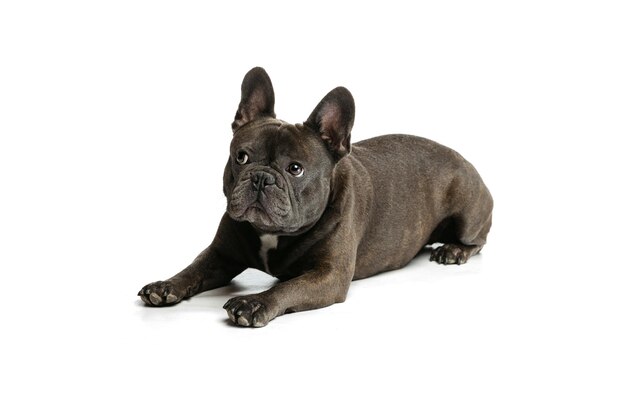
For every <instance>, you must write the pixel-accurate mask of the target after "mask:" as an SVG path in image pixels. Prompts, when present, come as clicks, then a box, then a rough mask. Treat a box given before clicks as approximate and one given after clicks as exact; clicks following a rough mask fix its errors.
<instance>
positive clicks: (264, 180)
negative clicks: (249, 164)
mask: <svg viewBox="0 0 626 418" xmlns="http://www.w3.org/2000/svg"><path fill="white" fill-rule="evenodd" d="M251 183H252V190H254V191H255V192H258V191H261V190H263V189H265V186H271V185H272V184H274V183H276V178H275V177H274V176H273V175H271V174H270V173H266V172H265V171H258V172H256V173H254V174H253V175H252V182H251Z"/></svg>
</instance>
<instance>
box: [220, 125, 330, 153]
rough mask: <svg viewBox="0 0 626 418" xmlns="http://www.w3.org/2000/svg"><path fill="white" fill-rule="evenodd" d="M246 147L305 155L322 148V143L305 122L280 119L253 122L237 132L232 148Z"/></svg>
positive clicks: (268, 151) (259, 150) (253, 150)
mask: <svg viewBox="0 0 626 418" xmlns="http://www.w3.org/2000/svg"><path fill="white" fill-rule="evenodd" d="M240 149H246V150H249V151H252V152H262V153H264V154H266V153H267V154H277V155H287V154H288V155H291V156H293V157H296V156H300V155H301V156H302V158H305V157H306V156H308V155H309V154H311V153H312V151H314V152H316V150H319V149H323V145H322V144H321V143H320V141H319V140H318V139H317V138H316V137H315V136H314V135H313V134H312V132H311V131H310V130H309V129H308V128H307V127H305V126H303V125H302V124H296V125H292V124H290V123H287V122H285V121H282V120H279V119H273V118H272V119H266V120H259V121H253V122H250V123H248V124H246V125H244V126H242V127H241V128H240V129H239V130H238V131H237V132H236V133H235V135H234V137H233V141H232V143H231V150H232V151H233V152H237V151H238V150H240Z"/></svg>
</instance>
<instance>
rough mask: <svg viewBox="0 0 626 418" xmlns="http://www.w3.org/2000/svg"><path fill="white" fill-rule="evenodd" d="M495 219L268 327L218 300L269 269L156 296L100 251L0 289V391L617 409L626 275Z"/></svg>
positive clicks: (34, 405)
mask: <svg viewBox="0 0 626 418" xmlns="http://www.w3.org/2000/svg"><path fill="white" fill-rule="evenodd" d="M502 235H503V234H502V231H499V233H494V236H493V239H492V242H490V244H489V245H488V246H486V247H485V249H484V252H483V253H482V254H480V255H478V256H477V257H475V258H473V259H472V260H470V262H469V263H468V264H466V265H464V266H460V267H459V266H439V265H436V264H434V263H431V262H429V261H428V257H427V255H426V254H422V255H420V256H418V258H417V259H416V260H414V262H413V263H411V265H409V266H408V267H406V268H405V269H403V270H400V271H396V272H390V273H386V274H381V275H379V276H376V277H373V278H370V279H365V280H361V281H357V282H354V283H353V286H352V288H351V290H350V295H349V297H348V300H347V301H346V302H345V303H343V304H340V305H335V306H332V307H329V308H326V309H322V310H318V311H311V312H303V313H297V314H291V315H286V316H283V317H279V318H277V319H276V320H274V321H273V322H271V323H270V324H269V325H268V326H267V327H265V328H262V329H244V328H239V327H235V326H232V325H230V324H229V323H228V321H227V317H226V315H225V312H224V311H223V309H222V308H221V306H222V305H223V303H224V302H225V301H226V300H227V299H228V297H229V296H230V295H235V294H245V293H251V292H258V291H261V290H263V289H265V288H267V287H269V286H271V284H272V283H273V279H271V278H269V277H268V276H266V275H264V274H262V273H260V272H257V271H253V270H249V271H246V272H245V273H244V274H243V275H241V276H240V277H239V278H237V279H236V280H235V281H234V282H233V284H232V285H231V286H228V287H227V288H223V289H219V290H215V291H212V292H207V293H205V294H202V295H199V296H197V297H195V298H194V299H192V300H190V301H185V302H183V303H181V304H179V305H178V306H175V307H170V308H147V307H144V306H143V305H142V304H141V303H140V302H139V300H138V299H137V298H136V297H134V294H135V292H136V291H137V290H138V289H139V287H140V286H141V285H142V284H143V282H145V281H146V280H145V279H147V278H148V277H145V279H144V278H143V277H139V274H138V273H137V272H138V271H139V270H140V268H139V267H138V268H137V271H136V272H132V271H131V272H126V273H124V272H117V273H116V272H115V268H114V266H113V265H107V262H106V257H104V258H103V259H102V262H103V265H102V266H100V267H98V266H95V270H92V271H89V270H87V271H84V272H83V274H82V275H80V276H77V275H76V272H71V273H70V274H71V276H69V277H68V279H69V280H68V282H67V283H66V284H59V283H55V281H54V280H52V281H51V282H50V283H47V284H45V285H44V286H43V288H41V289H39V290H38V289H37V288H36V287H34V286H33V287H32V288H31V289H30V291H31V292H34V293H27V294H23V295H18V297H17V299H16V302H14V303H12V304H11V305H10V307H9V308H7V307H6V305H5V308H6V309H3V310H4V313H3V323H4V324H3V327H5V328H6V327H8V332H7V331H5V333H4V335H5V337H4V340H5V343H4V344H5V347H4V351H5V353H4V355H3V363H4V366H3V375H4V379H6V386H5V389H4V396H6V398H5V401H4V402H3V404H4V405H5V408H10V410H11V411H12V412H13V413H12V414H11V416H35V415H37V414H40V413H42V412H43V411H49V410H53V411H62V412H63V413H64V414H67V416H84V415H89V416H111V415H119V414H123V415H124V416H130V415H133V414H134V415H146V414H149V415H151V416H168V415H172V414H180V416H202V415H207V414H219V415H223V414H237V415H239V414H254V415H256V416H288V415H294V416H311V417H313V416H328V415H329V414H330V415H332V416H334V415H335V414H340V415H366V416H382V415H389V416H414V415H421V414H425V415H428V416H465V413H466V412H467V411H472V413H477V414H479V415H480V416H493V417H498V416H520V417H522V416H603V417H610V416H623V412H624V411H625V409H624V403H623V394H624V389H625V386H624V384H625V382H624V376H625V373H624V372H625V371H626V364H625V359H624V352H626V350H625V349H626V345H625V343H624V318H625V317H626V315H625V314H626V312H625V307H624V289H625V286H624V283H623V277H618V275H617V274H614V273H611V272H610V271H609V270H608V269H603V268H602V266H603V265H604V266H606V265H607V264H608V263H597V264H596V263H595V262H594V263H591V262H590V260H591V259H592V257H593V252H591V251H590V252H587V253H583V254H580V255H575V254H574V255H571V254H570V253H569V251H550V248H549V247H547V248H541V247H537V248H531V249H529V251H526V252H524V251H521V250H522V249H521V248H519V246H517V247H516V246H512V245H511V244H512V241H514V240H513V239H508V240H507V239H504V237H503V236H502ZM557 250H558V248H557ZM140 253H141V254H144V253H143V252H140ZM164 257H165V256H164V255H162V256H161V257H160V258H164ZM157 264H163V263H159V261H158V260H157ZM152 270H154V269H152ZM146 276H148V275H146ZM68 284H69V285H68ZM57 299H58V302H56V301H55V300H57ZM33 394H36V399H33Z"/></svg>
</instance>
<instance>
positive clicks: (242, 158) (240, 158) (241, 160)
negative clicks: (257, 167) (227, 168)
mask: <svg viewBox="0 0 626 418" xmlns="http://www.w3.org/2000/svg"><path fill="white" fill-rule="evenodd" d="M247 162H248V154H246V152H245V151H239V152H238V153H237V164H242V165H243V164H245V163H247Z"/></svg>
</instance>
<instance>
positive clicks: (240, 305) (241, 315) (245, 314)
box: [224, 295, 276, 328]
mask: <svg viewBox="0 0 626 418" xmlns="http://www.w3.org/2000/svg"><path fill="white" fill-rule="evenodd" d="M224 309H226V312H227V313H228V317H229V318H230V320H231V321H233V322H234V323H235V324H237V325H241V326H244V327H250V326H252V327H257V328H258V327H264V326H265V325H267V323H268V322H270V321H271V320H272V319H274V318H275V317H276V313H273V311H272V310H271V309H270V307H269V305H268V303H267V302H266V301H264V300H263V298H261V297H259V296H258V295H248V296H237V297H235V298H232V299H230V300H229V301H228V302H226V304H225V305H224Z"/></svg>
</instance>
